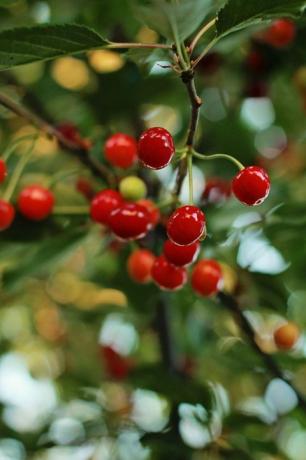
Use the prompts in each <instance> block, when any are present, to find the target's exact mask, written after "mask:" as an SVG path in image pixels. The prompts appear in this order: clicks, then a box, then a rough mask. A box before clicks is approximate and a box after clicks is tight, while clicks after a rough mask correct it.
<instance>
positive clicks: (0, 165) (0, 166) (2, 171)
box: [0, 158, 7, 184]
mask: <svg viewBox="0 0 306 460" xmlns="http://www.w3.org/2000/svg"><path fill="white" fill-rule="evenodd" d="M6 175H7V169H6V164H5V161H4V160H2V159H1V158H0V184H1V182H3V181H4V179H5V178H6Z"/></svg>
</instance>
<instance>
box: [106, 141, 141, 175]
mask: <svg viewBox="0 0 306 460" xmlns="http://www.w3.org/2000/svg"><path fill="white" fill-rule="evenodd" d="M104 150H105V157H106V158H107V160H108V161H109V162H110V164H112V165H113V166H117V167H118V168H123V169H127V168H130V167H131V166H132V165H133V164H134V163H135V162H136V160H137V142H136V140H135V139H134V138H133V137H131V136H128V135H127V134H122V133H117V134H114V135H113V136H111V137H109V138H108V139H107V141H106V144H105V149H104Z"/></svg>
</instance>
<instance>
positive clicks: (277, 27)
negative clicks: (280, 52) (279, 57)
mask: <svg viewBox="0 0 306 460" xmlns="http://www.w3.org/2000/svg"><path fill="white" fill-rule="evenodd" d="M295 36H296V27H295V24H294V22H293V21H291V20H290V19H278V20H277V21H274V22H273V24H272V25H271V26H270V27H269V28H268V29H267V31H266V32H265V33H264V41H265V42H266V43H268V44H269V45H272V46H274V47H275V48H284V47H286V46H288V45H290V44H291V43H292V42H293V40H294V39H295Z"/></svg>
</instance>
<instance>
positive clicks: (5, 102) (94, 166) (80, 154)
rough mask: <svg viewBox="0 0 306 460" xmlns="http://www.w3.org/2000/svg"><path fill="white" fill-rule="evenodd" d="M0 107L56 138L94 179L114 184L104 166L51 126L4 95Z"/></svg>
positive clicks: (1, 96) (0, 97)
mask: <svg viewBox="0 0 306 460" xmlns="http://www.w3.org/2000/svg"><path fill="white" fill-rule="evenodd" d="M0 105H2V106H3V107H5V108H6V109H8V110H10V111H11V112H13V113H15V114H16V115H18V116H19V117H21V118H23V119H25V120H27V121H28V122H29V123H30V124H32V125H34V126H36V127H37V128H38V129H40V130H41V131H42V132H43V133H45V134H46V135H47V136H50V137H54V138H56V139H57V140H58V141H59V143H60V145H61V146H62V147H63V148H64V149H65V150H66V151H67V152H69V153H70V154H73V155H74V156H75V157H77V158H78V159H79V161H81V163H83V165H84V166H86V167H87V168H88V169H89V170H90V171H91V172H92V173H93V174H94V175H95V176H96V177H99V178H100V179H103V180H105V181H106V182H107V183H108V184H109V185H114V184H115V177H114V175H113V174H112V173H111V172H110V171H109V170H108V168H107V167H106V166H104V165H103V164H101V163H100V162H99V161H97V160H96V159H95V158H93V157H91V156H90V154H89V152H88V151H87V150H86V149H82V148H80V147H79V145H77V144H75V143H74V142H72V141H70V140H69V139H67V138H66V137H65V136H63V134H62V133H61V132H60V131H59V130H58V129H57V128H56V127H55V126H54V125H53V124H51V123H49V122H48V121H46V120H44V119H43V118H41V117H40V116H38V115H36V114H34V113H33V112H31V111H30V110H28V109H27V108H26V107H24V106H22V105H20V104H18V103H17V102H15V101H14V100H13V99H11V98H10V97H8V96H7V95H6V94H3V93H0Z"/></svg>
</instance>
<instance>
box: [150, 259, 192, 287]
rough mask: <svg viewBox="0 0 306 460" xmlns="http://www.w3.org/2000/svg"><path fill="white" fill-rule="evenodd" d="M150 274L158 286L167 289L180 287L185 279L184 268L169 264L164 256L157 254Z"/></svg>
mask: <svg viewBox="0 0 306 460" xmlns="http://www.w3.org/2000/svg"><path fill="white" fill-rule="evenodd" d="M151 275H152V278H153V280H154V282H155V283H156V284H157V285H158V286H159V287H160V288H162V289H166V290H169V291H174V290H177V289H180V288H182V287H183V286H184V284H185V283H186V281H187V272H186V269H185V268H183V267H175V266H174V265H172V264H170V263H169V262H168V260H167V259H166V258H165V256H159V257H157V258H156V259H155V262H154V264H153V267H152V270H151Z"/></svg>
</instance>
